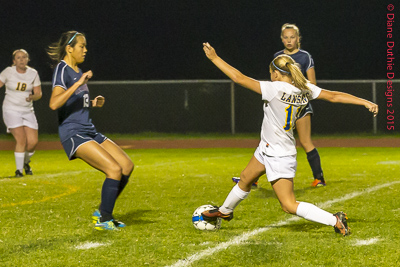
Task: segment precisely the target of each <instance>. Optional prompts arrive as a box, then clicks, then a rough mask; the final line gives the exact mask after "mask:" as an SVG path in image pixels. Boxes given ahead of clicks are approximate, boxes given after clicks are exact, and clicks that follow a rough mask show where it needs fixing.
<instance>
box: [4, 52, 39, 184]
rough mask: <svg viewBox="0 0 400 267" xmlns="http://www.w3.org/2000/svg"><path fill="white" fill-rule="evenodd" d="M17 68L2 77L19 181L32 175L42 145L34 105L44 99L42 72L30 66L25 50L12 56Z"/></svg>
mask: <svg viewBox="0 0 400 267" xmlns="http://www.w3.org/2000/svg"><path fill="white" fill-rule="evenodd" d="M12 59H13V65H12V66H11V67H7V68H6V69H4V70H3V71H2V72H1V74H0V87H2V86H3V85H6V95H5V97H4V101H3V120H4V124H5V125H6V127H7V132H8V133H9V132H11V134H12V135H13V137H14V139H15V141H16V145H15V152H14V156H15V164H16V169H17V170H16V171H15V177H22V176H23V173H22V171H23V169H24V170H25V174H27V175H32V169H31V167H30V165H29V162H30V159H31V157H32V155H33V154H34V153H35V147H36V145H37V143H38V123H37V120H36V116H35V112H34V110H33V103H32V102H33V101H36V100H39V99H40V98H41V97H42V89H41V86H40V78H39V74H38V72H37V71H36V70H35V69H33V68H31V67H29V66H28V61H29V54H28V52H26V51H25V50H24V49H18V50H15V51H14V52H13V54H12Z"/></svg>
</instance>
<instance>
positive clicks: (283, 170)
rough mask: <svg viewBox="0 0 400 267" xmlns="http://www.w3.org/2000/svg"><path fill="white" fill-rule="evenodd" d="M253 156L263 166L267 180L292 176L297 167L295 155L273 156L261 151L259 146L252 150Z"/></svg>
mask: <svg viewBox="0 0 400 267" xmlns="http://www.w3.org/2000/svg"><path fill="white" fill-rule="evenodd" d="M254 157H255V158H256V159H257V160H258V161H259V162H260V163H261V164H263V165H264V166H265V174H266V175H267V179H268V182H272V181H275V180H277V179H280V178H294V176H295V175H296V169H297V160H296V155H291V156H284V157H273V156H268V155H267V154H265V153H263V152H262V151H261V149H260V147H257V149H256V151H255V152H254Z"/></svg>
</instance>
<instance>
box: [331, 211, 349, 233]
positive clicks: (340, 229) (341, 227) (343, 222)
mask: <svg viewBox="0 0 400 267" xmlns="http://www.w3.org/2000/svg"><path fill="white" fill-rule="evenodd" d="M333 216H335V217H336V219H337V221H336V225H335V226H334V227H333V228H334V229H335V232H336V233H338V234H342V235H343V236H346V235H349V234H350V227H348V225H347V219H348V218H347V214H346V213H344V212H342V211H339V212H337V213H335V214H333Z"/></svg>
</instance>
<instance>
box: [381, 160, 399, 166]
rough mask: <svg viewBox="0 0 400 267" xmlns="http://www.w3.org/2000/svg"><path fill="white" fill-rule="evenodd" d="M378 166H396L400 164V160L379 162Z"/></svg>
mask: <svg viewBox="0 0 400 267" xmlns="http://www.w3.org/2000/svg"><path fill="white" fill-rule="evenodd" d="M376 164H385V165H395V164H400V160H389V161H379V162H377V163H376Z"/></svg>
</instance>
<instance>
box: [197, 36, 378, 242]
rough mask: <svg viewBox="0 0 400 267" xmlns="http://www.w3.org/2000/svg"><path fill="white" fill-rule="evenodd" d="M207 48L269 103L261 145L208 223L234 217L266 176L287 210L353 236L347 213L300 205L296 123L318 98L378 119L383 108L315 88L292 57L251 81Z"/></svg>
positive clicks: (205, 45) (207, 213) (207, 48)
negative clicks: (254, 185)
mask: <svg viewBox="0 0 400 267" xmlns="http://www.w3.org/2000/svg"><path fill="white" fill-rule="evenodd" d="M203 50H204V52H205V54H206V56H207V57H208V59H210V60H211V62H212V63H214V65H215V66H217V67H218V68H219V69H220V70H221V71H222V72H223V73H224V74H225V75H227V76H228V77H229V78H230V79H232V81H234V82H235V83H237V84H239V85H241V86H242V87H245V88H248V89H250V90H252V91H254V92H256V93H258V94H260V95H261V98H262V100H263V101H264V105H263V111H264V119H263V122H262V126H261V134H260V136H261V140H260V143H259V146H258V147H257V149H256V151H255V152H254V154H253V156H252V158H251V159H250V161H249V163H248V165H247V166H246V168H245V169H244V170H243V171H242V173H241V174H240V180H239V182H238V184H236V185H235V186H234V187H233V188H232V190H231V191H230V193H229V194H228V196H227V197H226V199H225V201H224V203H223V204H222V206H220V207H217V206H216V207H215V208H214V209H211V210H208V211H204V212H203V213H202V216H203V219H204V220H206V221H209V222H212V221H216V220H217V219H218V218H222V219H224V220H227V221H229V220H231V219H233V211H234V209H235V208H236V207H237V206H238V205H239V204H240V202H241V201H242V200H244V199H245V198H246V197H247V196H248V195H249V193H250V191H251V185H252V183H253V182H255V181H256V180H257V179H258V178H259V177H260V176H262V175H264V174H266V176H267V179H268V181H269V182H270V183H271V186H272V188H273V190H274V192H275V194H276V196H277V198H278V200H279V202H280V204H281V207H282V209H283V210H284V211H285V212H287V213H290V214H294V215H297V216H300V217H302V218H304V219H307V220H310V221H313V222H318V223H321V224H325V225H331V226H333V227H334V229H335V232H337V233H341V234H342V235H348V234H349V233H350V231H349V228H348V225H347V221H346V219H347V218H346V214H345V213H343V212H338V213H335V214H332V213H329V212H327V211H324V210H322V209H320V208H318V207H317V206H315V205H313V204H310V203H307V202H300V201H296V197H295V195H294V189H293V187H294V184H293V180H294V179H293V178H294V176H295V174H296V168H297V161H296V155H297V150H296V146H295V144H296V141H295V138H294V136H293V123H294V122H295V120H296V113H297V111H298V110H299V109H301V108H303V107H304V106H305V105H307V103H308V102H309V100H313V99H323V100H326V101H330V102H335V103H346V104H354V105H361V106H364V107H366V108H367V109H368V110H369V111H370V112H373V113H374V114H375V116H376V114H377V113H378V106H377V105H376V104H374V103H372V102H370V101H367V100H365V99H361V98H358V97H355V96H353V95H350V94H346V93H342V92H333V91H329V90H325V89H321V88H319V87H318V86H316V85H314V84H311V83H310V82H309V81H308V80H307V79H306V78H305V77H304V75H303V74H302V73H301V71H300V69H299V68H298V67H297V65H296V62H295V61H294V60H293V59H292V58H291V57H290V56H288V55H279V56H277V57H276V58H274V59H273V61H272V62H271V63H270V65H269V72H270V76H271V82H267V81H257V80H255V79H253V78H250V77H248V76H246V75H244V74H242V73H241V72H240V71H239V70H237V69H235V68H234V67H232V66H230V65H229V64H228V63H226V62H225V61H224V60H223V59H221V58H220V57H219V56H218V55H217V54H216V52H215V50H214V48H213V47H211V45H210V44H209V43H203Z"/></svg>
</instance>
